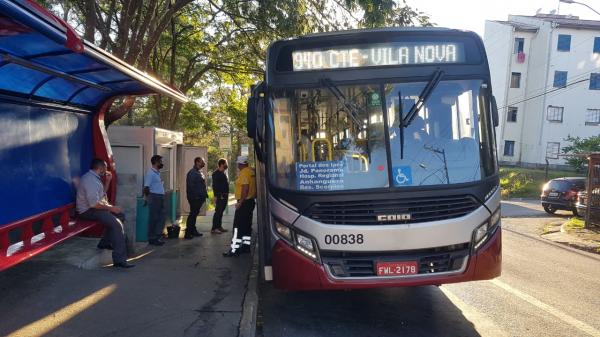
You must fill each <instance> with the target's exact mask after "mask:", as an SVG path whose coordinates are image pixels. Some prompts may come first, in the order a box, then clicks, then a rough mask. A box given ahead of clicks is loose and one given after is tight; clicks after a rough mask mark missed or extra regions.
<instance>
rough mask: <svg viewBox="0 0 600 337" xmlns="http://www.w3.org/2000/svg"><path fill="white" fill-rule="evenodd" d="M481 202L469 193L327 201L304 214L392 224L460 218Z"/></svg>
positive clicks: (341, 220)
mask: <svg viewBox="0 0 600 337" xmlns="http://www.w3.org/2000/svg"><path fill="white" fill-rule="evenodd" d="M479 206H480V204H479V203H478V202H477V201H476V200H475V199H474V198H473V197H471V196H469V195H456V196H446V197H427V198H411V199H391V200H358V201H331V202H329V201H326V202H319V203H315V204H313V205H311V207H310V208H309V209H308V210H307V212H306V215H307V216H308V217H310V218H311V219H313V220H316V221H319V222H322V223H326V224H332V225H392V224H405V223H417V222H427V221H438V220H445V219H452V218H459V217H462V216H464V215H467V214H469V213H471V212H473V211H474V210H475V209H477V207H479ZM388 214H393V215H396V214H402V215H406V214H410V219H408V220H394V221H380V220H379V219H378V216H379V215H388Z"/></svg>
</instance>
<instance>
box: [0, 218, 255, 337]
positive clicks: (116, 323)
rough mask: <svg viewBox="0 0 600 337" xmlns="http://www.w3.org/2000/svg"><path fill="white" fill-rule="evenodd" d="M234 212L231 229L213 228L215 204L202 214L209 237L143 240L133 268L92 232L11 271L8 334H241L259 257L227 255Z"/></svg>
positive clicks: (1, 306) (2, 309)
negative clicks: (121, 265)
mask: <svg viewBox="0 0 600 337" xmlns="http://www.w3.org/2000/svg"><path fill="white" fill-rule="evenodd" d="M231 208H232V207H231ZM233 213H234V212H233V209H230V210H229V214H226V215H225V216H224V218H223V224H224V227H225V228H227V229H230V232H227V233H225V234H221V235H216V234H212V235H211V234H210V228H211V219H212V211H210V212H208V214H207V216H204V217H199V218H198V222H199V223H198V226H197V227H198V229H199V230H200V231H201V232H202V233H203V234H204V236H203V237H201V238H195V239H192V240H184V239H179V240H176V239H174V240H168V241H167V243H166V244H165V245H164V246H162V247H154V246H147V245H145V244H142V246H141V249H138V252H137V253H138V256H137V257H134V258H133V261H130V262H131V263H134V264H136V267H135V268H133V269H130V270H120V269H118V270H117V269H114V268H112V267H106V266H105V265H106V264H108V263H110V253H109V252H107V251H102V252H100V251H98V250H97V249H96V243H97V239H89V238H75V239H73V240H68V241H67V242H65V243H64V244H62V245H60V246H58V247H56V248H54V249H52V250H51V251H49V252H47V253H45V254H42V255H41V256H38V257H36V258H33V259H31V260H30V261H27V262H25V263H23V264H21V265H18V266H16V267H15V268H12V269H9V270H7V271H6V272H4V273H2V274H0V292H1V293H2V297H0V322H2V324H1V325H0V335H1V336H6V335H8V336H28V337H32V336H42V335H43V336H157V337H158V336H160V337H164V336H169V337H170V336H238V333H239V329H240V321H241V319H242V315H243V310H242V308H243V305H244V303H243V302H244V297H245V294H246V291H247V286H248V277H249V273H250V269H251V267H252V257H251V256H250V254H244V255H242V256H239V257H237V258H224V257H223V256H222V255H221V254H222V253H223V252H225V251H226V250H227V249H228V248H229V247H228V245H229V243H230V239H231V226H232V221H233ZM254 227H255V226H254ZM181 235H182V236H183V233H181ZM138 247H140V246H138ZM11 333H12V335H11Z"/></svg>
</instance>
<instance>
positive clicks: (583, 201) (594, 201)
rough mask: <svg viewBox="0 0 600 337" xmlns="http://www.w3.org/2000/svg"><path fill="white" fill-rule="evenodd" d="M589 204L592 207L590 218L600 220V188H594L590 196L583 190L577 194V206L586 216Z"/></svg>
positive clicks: (582, 214) (578, 210)
mask: <svg viewBox="0 0 600 337" xmlns="http://www.w3.org/2000/svg"><path fill="white" fill-rule="evenodd" d="M588 205H589V206H590V207H591V208H590V211H591V212H590V219H591V220H592V221H594V222H600V188H594V189H593V190H592V196H591V197H590V198H588V196H587V191H582V192H579V193H578V194H577V203H576V204H575V208H576V209H577V212H578V213H579V214H580V215H581V216H585V211H586V208H587V206H588Z"/></svg>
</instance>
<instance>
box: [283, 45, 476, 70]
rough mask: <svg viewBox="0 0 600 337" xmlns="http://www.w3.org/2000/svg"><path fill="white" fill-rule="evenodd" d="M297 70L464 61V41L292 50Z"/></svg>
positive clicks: (294, 65)
mask: <svg viewBox="0 0 600 337" xmlns="http://www.w3.org/2000/svg"><path fill="white" fill-rule="evenodd" d="M292 59H293V69H294V71H306V70H324V69H342V68H361V67H379V66H400V65H418V64H442V63H461V62H464V60H465V55H464V46H463V44H462V43H443V42H433V43H424V42H413V43H392V44H389V43H388V44H374V45H369V47H368V48H358V47H356V48H343V49H342V48H340V49H326V50H303V51H295V52H292Z"/></svg>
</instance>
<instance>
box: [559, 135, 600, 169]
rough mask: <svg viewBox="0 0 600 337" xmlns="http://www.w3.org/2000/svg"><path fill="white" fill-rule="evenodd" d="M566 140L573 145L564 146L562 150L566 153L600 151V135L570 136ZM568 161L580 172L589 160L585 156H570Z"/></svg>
mask: <svg viewBox="0 0 600 337" xmlns="http://www.w3.org/2000/svg"><path fill="white" fill-rule="evenodd" d="M565 140H566V141H568V142H570V143H571V145H569V146H565V147H563V149H562V151H563V153H565V154H582V153H590V152H600V135H599V136H591V137H589V138H580V137H571V136H568V137H567V138H566V139H565ZM567 163H568V164H569V165H571V166H572V167H574V168H575V169H576V170H577V171H578V172H580V171H582V170H583V168H584V166H585V164H586V163H587V160H586V158H585V157H583V156H582V157H570V158H568V159H567Z"/></svg>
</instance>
